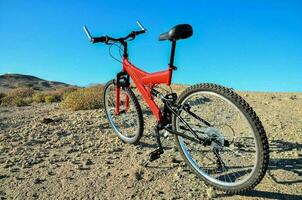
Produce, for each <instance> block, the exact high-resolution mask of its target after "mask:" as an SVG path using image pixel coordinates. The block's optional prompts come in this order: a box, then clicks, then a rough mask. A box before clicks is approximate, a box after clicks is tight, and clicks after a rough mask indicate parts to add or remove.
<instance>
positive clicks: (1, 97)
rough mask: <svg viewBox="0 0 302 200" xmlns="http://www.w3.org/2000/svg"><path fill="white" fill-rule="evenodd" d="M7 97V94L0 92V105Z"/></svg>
mask: <svg viewBox="0 0 302 200" xmlns="http://www.w3.org/2000/svg"><path fill="white" fill-rule="evenodd" d="M5 96H6V95H5V93H1V92H0V104H1V102H2V99H3V98H4V97H5Z"/></svg>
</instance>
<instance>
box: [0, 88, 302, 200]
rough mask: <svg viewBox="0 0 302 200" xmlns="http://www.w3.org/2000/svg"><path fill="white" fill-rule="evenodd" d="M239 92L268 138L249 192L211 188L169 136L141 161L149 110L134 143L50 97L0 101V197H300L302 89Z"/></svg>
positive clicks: (150, 143)
mask: <svg viewBox="0 0 302 200" xmlns="http://www.w3.org/2000/svg"><path fill="white" fill-rule="evenodd" d="M239 93H240V94H241V95H242V96H243V97H244V98H245V99H246V100H247V101H248V102H249V103H250V105H251V106H252V107H253V108H254V110H255V111H256V112H257V114H258V116H259V117H260V119H261V121H262V122H263V125H264V127H265V130H266V132H267V136H268V138H269V143H270V164H269V170H268V172H267V174H266V176H265V177H264V179H263V181H262V182H261V183H260V184H259V185H258V186H257V187H256V188H255V189H253V190H251V191H249V192H245V193H243V194H241V195H235V196H232V195H227V194H225V193H223V192H219V191H217V192H216V191H213V190H212V189H211V188H209V187H207V186H206V185H205V184H204V183H203V181H202V180H201V179H199V178H198V177H197V176H196V175H195V174H194V173H192V172H191V171H190V170H189V168H188V167H187V166H186V165H185V163H184V161H183V160H182V158H181V156H180V153H179V152H177V151H176V149H175V145H173V144H174V143H173V142H167V141H164V142H163V144H164V146H165V147H166V151H165V153H164V154H163V155H162V157H161V158H160V159H158V160H156V161H154V162H152V163H150V164H149V165H148V166H144V164H143V163H144V162H145V160H146V158H147V155H148V154H149V153H150V151H152V150H153V149H154V148H155V147H156V142H155V138H154V131H153V127H154V125H155V119H154V118H152V117H151V116H150V112H145V115H144V117H145V132H144V136H143V137H142V139H141V142H140V144H139V145H136V146H135V145H130V144H124V143H122V142H121V141H120V140H119V139H118V137H117V136H116V135H115V134H114V132H113V131H112V130H111V128H110V126H109V124H108V123H107V121H106V117H105V112H104V110H103V109H99V110H87V111H69V110H64V109H61V108H60V105H59V104H58V103H53V104H34V105H31V106H26V107H0V198H1V199H108V200H109V199H110V200H111V199H210V198H216V199H302V93H257V92H239ZM173 139H174V138H173V137H171V138H168V139H167V140H173Z"/></svg>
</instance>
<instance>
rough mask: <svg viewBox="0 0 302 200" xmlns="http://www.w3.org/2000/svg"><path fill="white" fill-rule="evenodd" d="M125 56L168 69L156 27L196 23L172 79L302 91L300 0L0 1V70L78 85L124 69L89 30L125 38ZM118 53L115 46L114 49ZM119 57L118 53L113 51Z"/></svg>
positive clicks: (180, 44) (154, 68)
mask: <svg viewBox="0 0 302 200" xmlns="http://www.w3.org/2000/svg"><path fill="white" fill-rule="evenodd" d="M136 20H140V21H141V22H142V23H143V25H144V26H145V27H146V28H147V29H148V32H147V34H144V35H141V36H139V37H138V38H137V39H136V40H134V41H133V42H131V43H130V44H129V54H130V60H131V62H132V63H133V64H135V65H136V66H139V67H142V68H143V69H144V70H146V71H150V72H153V71H158V70H163V69H166V67H167V64H168V61H169V53H170V43H169V42H167V41H165V42H159V41H158V36H159V34H160V33H162V32H165V31H168V30H169V28H171V27H172V26H174V25H176V24H180V23H189V24H191V25H192V26H193V29H194V34H193V36H192V37H191V38H189V39H186V40H181V41H179V42H178V43H177V48H176V58H175V65H176V66H177V67H178V70H177V71H175V73H174V74H173V81H174V82H176V83H187V84H194V83H198V82H214V83H218V84H222V85H226V86H228V87H233V88H235V89H239V90H252V91H300V92H301V91H302V1H299V0H296V1H294V0H288V1H284V0H282V1H281V0H280V1H278V0H270V1H269V0H262V1H260V0H253V1H241V0H225V1H215V0H213V1H210V0H208V1H203V0H200V1H197V0H195V1H193V0H192V1H178V0H174V1H142V0H136V1H130V0H129V1H102V0H98V1H97V0H95V1H91V0H86V1H72V0H70V1H54V0H49V1H34V0H29V1H17V0H14V1H8V0H6V1H5V0H2V1H0V74H3V73H8V72H10V73H22V74H30V75H35V76H38V77H41V78H44V79H47V80H56V81H62V82H66V83H70V84H76V85H80V86H85V85H89V84H92V83H105V82H106V81H108V80H110V79H112V78H113V77H114V76H115V74H116V73H117V72H119V71H120V70H121V66H120V64H119V63H117V62H116V61H114V60H113V59H112V58H111V57H110V56H109V54H108V47H107V46H105V45H103V44H95V45H92V44H90V43H89V42H88V40H87V38H86V36H85V34H84V32H83V30H82V26H83V25H84V24H86V25H87V26H88V27H89V29H90V31H91V32H92V34H93V35H96V36H101V35H105V34H107V35H110V36H113V37H118V36H124V35H126V34H127V33H129V32H130V31H132V30H136V29H138V26H137V25H136V23H135V22H136ZM115 53H117V51H115ZM116 55H118V54H116Z"/></svg>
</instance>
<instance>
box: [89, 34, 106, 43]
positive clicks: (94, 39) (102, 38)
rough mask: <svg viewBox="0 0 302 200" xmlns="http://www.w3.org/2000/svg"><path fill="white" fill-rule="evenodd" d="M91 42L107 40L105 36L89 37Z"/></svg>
mask: <svg viewBox="0 0 302 200" xmlns="http://www.w3.org/2000/svg"><path fill="white" fill-rule="evenodd" d="M90 41H91V42H92V43H93V44H94V43H98V42H106V41H107V37H104V36H102V37H94V38H91V40H90Z"/></svg>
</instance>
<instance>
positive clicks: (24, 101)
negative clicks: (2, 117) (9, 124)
mask: <svg viewBox="0 0 302 200" xmlns="http://www.w3.org/2000/svg"><path fill="white" fill-rule="evenodd" d="M33 94H34V90H33V89H31V88H16V89H13V90H11V91H10V92H8V93H7V95H6V96H5V97H3V98H2V99H1V105H3V106H27V105H29V104H30V103H31V102H32V95H33Z"/></svg>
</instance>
